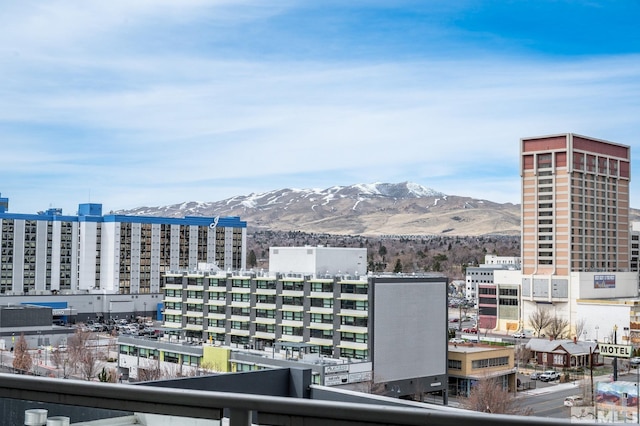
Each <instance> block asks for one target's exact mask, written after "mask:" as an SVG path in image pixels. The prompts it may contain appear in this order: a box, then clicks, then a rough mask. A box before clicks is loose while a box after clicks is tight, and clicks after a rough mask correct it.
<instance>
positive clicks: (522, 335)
mask: <svg viewBox="0 0 640 426" xmlns="http://www.w3.org/2000/svg"><path fill="white" fill-rule="evenodd" d="M511 336H512V337H515V338H516V339H524V338H525V337H527V335H526V334H525V332H524V331H518V332H517V333H513V334H512V335H511Z"/></svg>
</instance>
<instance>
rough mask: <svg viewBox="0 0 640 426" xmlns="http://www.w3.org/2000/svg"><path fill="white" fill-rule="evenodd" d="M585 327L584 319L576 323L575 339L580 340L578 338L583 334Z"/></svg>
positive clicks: (585, 321)
mask: <svg viewBox="0 0 640 426" xmlns="http://www.w3.org/2000/svg"><path fill="white" fill-rule="evenodd" d="M586 326H587V320H586V319H584V318H580V319H578V320H577V321H576V338H577V339H578V340H580V336H582V333H583V332H584V329H585V327H586Z"/></svg>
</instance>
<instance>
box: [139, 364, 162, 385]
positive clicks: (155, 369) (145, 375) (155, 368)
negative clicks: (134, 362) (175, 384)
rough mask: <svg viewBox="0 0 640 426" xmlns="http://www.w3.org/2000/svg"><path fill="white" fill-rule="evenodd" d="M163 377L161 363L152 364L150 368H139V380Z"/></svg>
mask: <svg viewBox="0 0 640 426" xmlns="http://www.w3.org/2000/svg"><path fill="white" fill-rule="evenodd" d="M161 377H162V370H161V369H160V366H159V365H150V366H149V367H148V368H138V381H141V382H148V381H150V380H158V379H160V378H161Z"/></svg>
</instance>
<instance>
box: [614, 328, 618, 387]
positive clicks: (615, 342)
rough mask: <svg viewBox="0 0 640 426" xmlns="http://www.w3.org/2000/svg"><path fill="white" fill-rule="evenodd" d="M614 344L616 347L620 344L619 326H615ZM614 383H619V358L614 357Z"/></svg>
mask: <svg viewBox="0 0 640 426" xmlns="http://www.w3.org/2000/svg"><path fill="white" fill-rule="evenodd" d="M613 344H614V345H617V344H618V326H617V325H614V326H613ZM613 381H614V382H617V381H618V357H617V356H614V357H613Z"/></svg>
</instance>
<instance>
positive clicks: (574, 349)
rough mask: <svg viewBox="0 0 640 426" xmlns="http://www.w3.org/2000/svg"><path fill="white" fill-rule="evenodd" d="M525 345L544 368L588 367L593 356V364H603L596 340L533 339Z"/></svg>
mask: <svg viewBox="0 0 640 426" xmlns="http://www.w3.org/2000/svg"><path fill="white" fill-rule="evenodd" d="M525 347H526V348H527V349H529V350H530V351H531V352H532V358H533V359H534V361H535V363H536V364H537V365H541V366H543V368H547V367H550V368H557V369H563V368H574V367H588V366H589V365H590V357H592V358H593V365H600V364H601V363H599V357H598V355H599V353H600V352H599V350H598V344H597V343H596V342H584V341H577V340H568V339H563V340H549V339H531V340H529V342H528V343H527V344H526V346H525Z"/></svg>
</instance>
